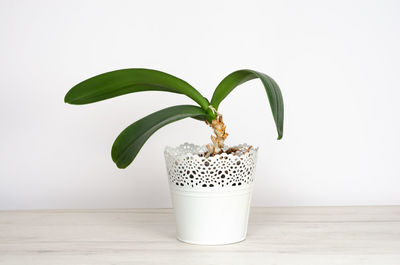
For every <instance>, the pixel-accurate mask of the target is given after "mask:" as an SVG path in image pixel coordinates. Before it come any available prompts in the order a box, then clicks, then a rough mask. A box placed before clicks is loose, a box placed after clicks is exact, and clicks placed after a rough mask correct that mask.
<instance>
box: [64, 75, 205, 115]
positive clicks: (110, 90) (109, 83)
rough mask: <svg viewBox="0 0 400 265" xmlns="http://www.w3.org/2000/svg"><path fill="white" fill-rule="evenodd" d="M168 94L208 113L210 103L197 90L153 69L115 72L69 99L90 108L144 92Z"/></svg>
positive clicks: (92, 80) (71, 92)
mask: <svg viewBox="0 0 400 265" xmlns="http://www.w3.org/2000/svg"><path fill="white" fill-rule="evenodd" d="M150 90H156V91H167V92H173V93H179V94H185V95H186V96H188V97H190V98H191V99H193V100H194V101H196V102H197V103H198V104H199V105H200V106H201V107H202V108H203V109H204V110H207V109H208V106H209V102H208V100H207V99H206V98H204V97H203V96H202V95H201V94H200V93H199V92H198V91H197V90H196V89H195V88H194V87H192V86H191V85H190V84H188V83H187V82H185V81H183V80H182V79H179V78H177V77H175V76H172V75H170V74H167V73H164V72H160V71H157V70H151V69H142V68H132V69H122V70H117V71H112V72H108V73H104V74H100V75H97V76H95V77H92V78H89V79H87V80H85V81H83V82H81V83H79V84H77V85H76V86H74V87H73V88H71V89H70V90H69V91H68V93H67V94H66V95H65V98H64V101H65V102H66V103H70V104H77V105H80V104H88V103H93V102H97V101H100V100H104V99H109V98H113V97H117V96H120V95H124V94H128V93H134V92H140V91H150Z"/></svg>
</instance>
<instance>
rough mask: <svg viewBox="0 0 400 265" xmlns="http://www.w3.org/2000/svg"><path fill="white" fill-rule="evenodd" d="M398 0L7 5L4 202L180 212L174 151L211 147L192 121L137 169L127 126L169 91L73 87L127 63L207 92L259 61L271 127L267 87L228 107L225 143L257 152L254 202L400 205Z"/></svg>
mask: <svg viewBox="0 0 400 265" xmlns="http://www.w3.org/2000/svg"><path fill="white" fill-rule="evenodd" d="M399 13H400V4H399V2H398V1H248V0H247V1H237V2H236V3H234V2H232V1H196V2H194V1H176V0H169V1H12V0H10V1H1V2H0V34H1V35H0V38H1V41H0V72H1V75H0V88H1V97H0V124H1V130H0V139H1V145H0V161H1V162H0V209H28V208H92V207H103V208H106V207H169V206H170V205H171V204H170V199H169V191H168V186H167V185H168V182H167V178H166V172H165V166H164V160H163V155H162V152H163V148H164V146H165V145H167V144H168V145H178V144H180V143H182V142H184V141H190V142H194V143H198V144H204V143H207V142H208V141H209V135H210V134H211V131H210V129H209V128H208V127H207V126H205V125H204V124H203V123H200V122H197V121H194V120H192V119H188V120H183V121H180V122H177V123H174V124H172V125H169V126H167V127H165V128H163V129H161V130H160V131H158V132H157V133H156V134H155V135H154V136H153V137H152V138H151V139H150V140H149V141H148V142H147V143H146V144H145V146H144V148H143V149H142V151H141V153H140V154H139V156H138V157H137V159H136V160H135V161H134V163H133V164H132V165H131V166H130V167H129V168H128V169H126V170H120V169H117V168H116V166H115V165H114V164H113V162H112V160H111V157H110V149H111V145H112V143H113V141H114V139H115V137H116V136H117V135H118V134H119V132H120V131H121V130H122V129H124V128H125V127H126V126H127V125H129V124H130V123H132V122H133V121H135V120H137V119H139V118H141V117H143V116H145V115H147V114H150V113H151V112H153V111H156V110H159V109H162V108H165V107H167V106H171V105H176V104H182V103H190V104H191V103H192V102H191V101H190V99H186V98H185V97H184V96H180V95H169V94H167V93H161V92H153V93H152V92H149V93H138V94H131V95H127V96H123V97H119V98H115V99H112V100H109V101H103V102H101V103H96V104H92V105H86V106H72V105H67V104H64V103H63V97H64V94H65V93H66V92H67V91H68V89H69V88H70V87H72V86H73V85H74V84H76V83H78V82H80V81H82V80H83V79H86V78H88V77H91V76H93V75H96V74H99V73H102V72H106V71H110V70H115V69H120V68H128V67H146V68H155V69H160V70H162V71H165V72H168V73H171V74H174V75H177V76H179V77H181V78H183V79H185V80H187V81H188V82H189V83H191V84H192V85H194V86H195V87H196V88H198V89H199V90H200V91H201V92H203V93H204V94H205V95H207V96H211V94H212V91H213V89H214V88H215V86H216V85H217V84H218V82H219V81H220V80H221V79H222V78H223V77H224V76H225V75H227V74H229V73H230V72H232V71H234V70H237V69H241V68H250V69H255V70H259V71H262V72H265V73H267V74H269V75H271V76H272V77H274V79H275V80H276V81H277V82H278V84H280V86H281V89H282V91H283V96H284V100H285V111H286V113H285V115H286V116H285V133H284V138H283V140H282V141H276V132H275V129H274V124H273V120H272V115H271V113H270V109H269V106H268V105H267V98H266V95H265V92H264V91H263V88H262V86H261V84H260V82H259V81H251V82H249V83H247V84H245V85H242V86H241V87H240V88H238V89H236V90H234V92H233V93H232V94H231V95H230V96H229V98H227V99H226V101H224V102H223V104H222V105H221V108H220V110H221V112H222V113H223V114H224V117H225V120H226V123H227V126H228V128H227V131H228V132H229V134H230V136H229V138H228V142H229V143H234V144H236V143H242V142H248V143H251V144H253V145H257V146H259V147H260V156H259V165H258V170H257V182H256V189H255V193H254V200H253V205H254V206H279V205H365V204H399V203H400V140H399V136H400V124H399V123H400V122H399V114H400V103H399V100H400V92H399V91H400V73H399V70H400V49H399V47H400V18H399Z"/></svg>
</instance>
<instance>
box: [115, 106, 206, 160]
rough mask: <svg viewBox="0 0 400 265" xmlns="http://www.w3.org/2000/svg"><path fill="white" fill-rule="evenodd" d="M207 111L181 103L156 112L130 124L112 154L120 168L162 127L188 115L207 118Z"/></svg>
mask: <svg viewBox="0 0 400 265" xmlns="http://www.w3.org/2000/svg"><path fill="white" fill-rule="evenodd" d="M206 116H207V113H206V112H205V111H204V110H202V109H201V108H199V107H197V106H192V105H179V106H173V107H169V108H166V109H163V110H160V111H157V112H154V113H152V114H150V115H148V116H146V117H144V118H142V119H140V120H138V121H136V122H134V123H132V124H131V125H130V126H128V127H127V128H126V129H125V130H123V131H122V132H121V133H120V135H119V136H118V137H117V139H116V140H115V142H114V144H113V147H112V150H111V156H112V159H113V161H114V162H115V164H117V166H118V167H119V168H126V167H127V166H129V164H130V163H131V162H132V161H133V160H134V159H135V157H136V155H137V154H138V153H139V151H140V149H141V148H142V146H143V145H144V143H145V142H146V141H147V139H149V137H150V136H151V135H152V134H153V133H154V132H156V131H157V130H158V129H160V128H161V127H163V126H165V125H167V124H169V123H171V122H174V121H178V120H181V119H184V118H187V117H192V118H196V119H200V120H205V119H206Z"/></svg>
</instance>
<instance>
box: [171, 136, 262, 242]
mask: <svg viewBox="0 0 400 265" xmlns="http://www.w3.org/2000/svg"><path fill="white" fill-rule="evenodd" d="M241 147H245V148H246V149H247V147H248V146H247V145H242V146H241ZM206 150H207V149H206V148H205V146H197V145H193V144H187V143H186V144H183V145H181V146H179V147H176V148H171V147H167V148H166V149H165V160H166V164H167V172H168V177H169V183H170V190H171V196H172V203H173V207H174V212H175V218H176V228H177V229H176V230H177V234H176V236H177V238H178V239H179V240H181V241H184V242H187V243H192V244H201V245H220V244H230V243H235V242H239V241H242V240H244V239H245V238H246V233H247V224H248V218H249V210H250V201H251V193H252V189H253V182H254V171H255V166H256V160H257V149H254V148H252V149H250V151H249V152H245V153H238V154H235V155H233V154H229V155H227V154H221V155H216V156H213V157H209V158H205V157H200V156H199V155H198V154H201V153H204V152H205V151H206Z"/></svg>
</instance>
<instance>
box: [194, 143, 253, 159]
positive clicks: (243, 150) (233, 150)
mask: <svg viewBox="0 0 400 265" xmlns="http://www.w3.org/2000/svg"><path fill="white" fill-rule="evenodd" d="M251 148H253V146H251V145H250V146H249V147H248V148H243V147H242V148H240V147H230V148H228V149H227V150H226V151H224V152H221V153H219V154H211V155H209V156H208V157H211V156H215V155H220V154H227V155H229V154H233V155H236V153H237V152H240V154H244V153H247V152H249V151H250V150H251ZM207 154H208V152H204V153H202V154H199V156H200V157H205V156H206V155H207Z"/></svg>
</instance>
